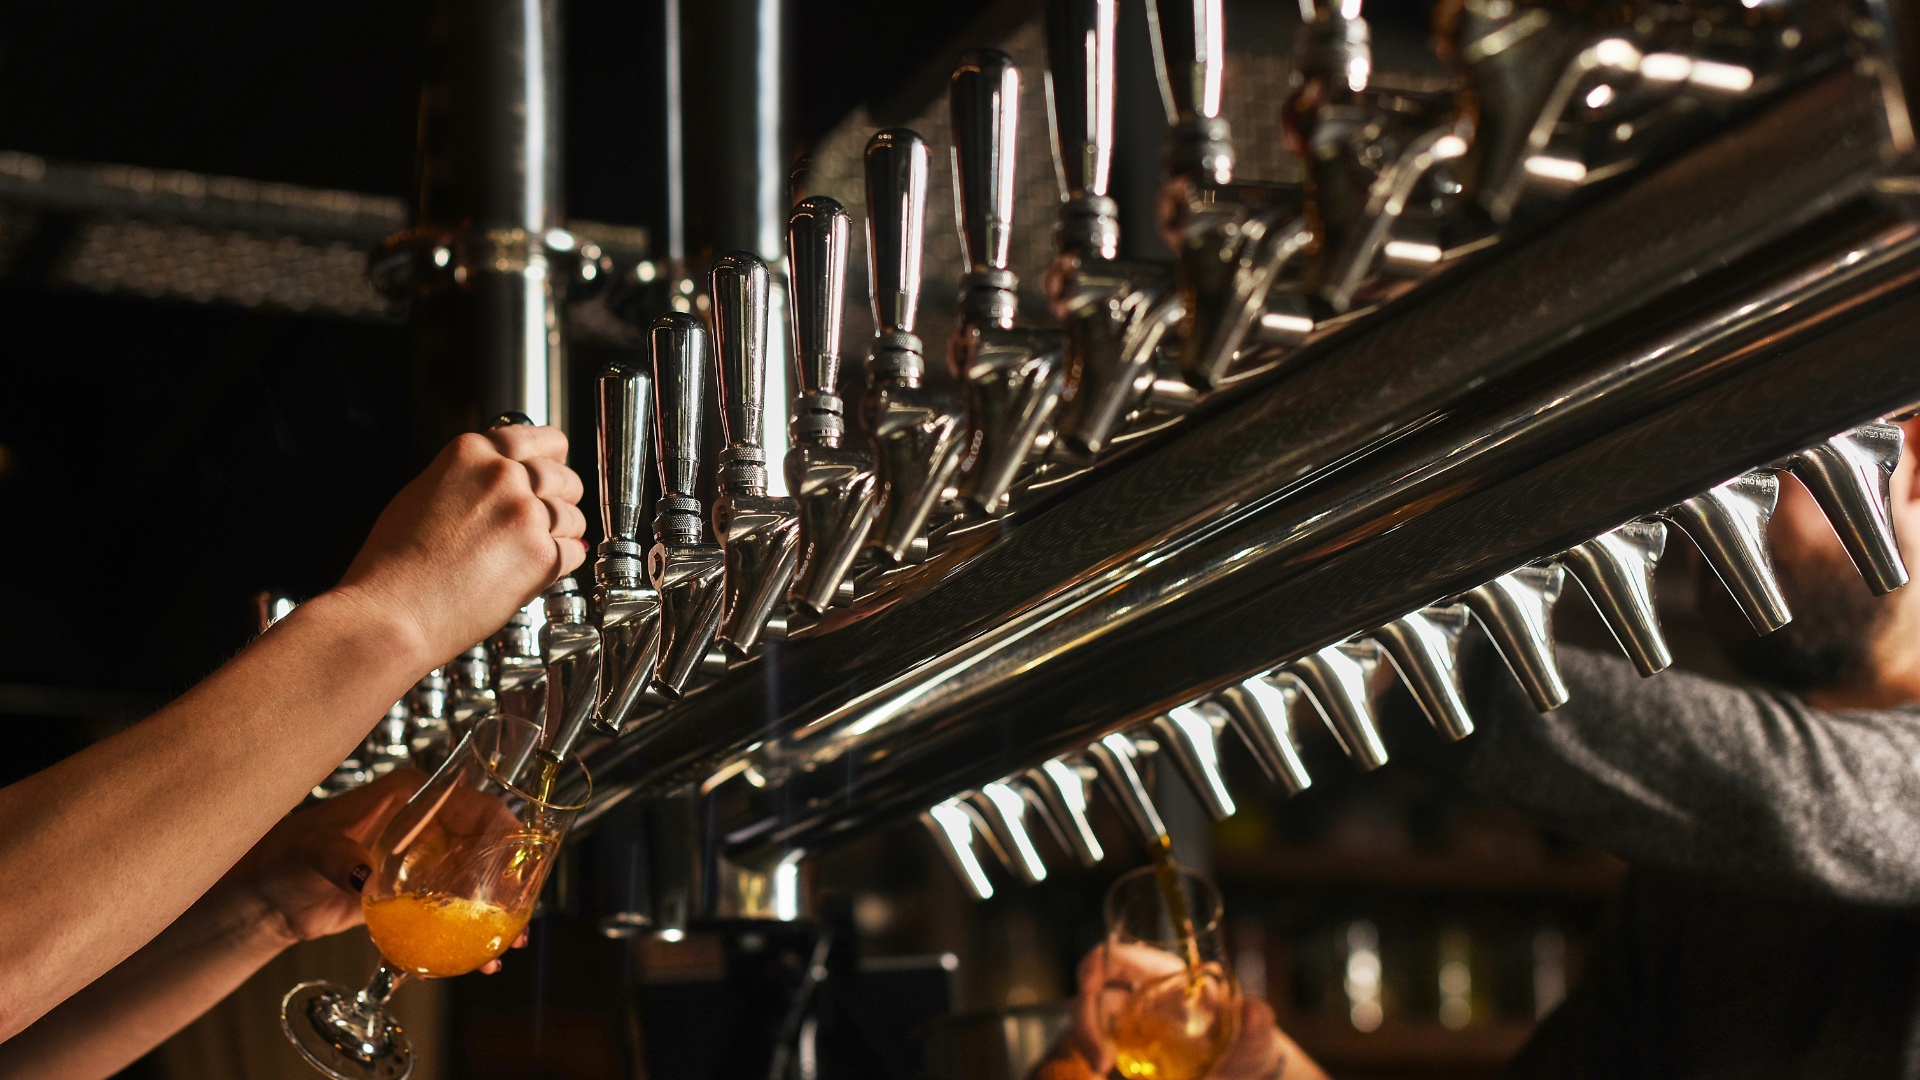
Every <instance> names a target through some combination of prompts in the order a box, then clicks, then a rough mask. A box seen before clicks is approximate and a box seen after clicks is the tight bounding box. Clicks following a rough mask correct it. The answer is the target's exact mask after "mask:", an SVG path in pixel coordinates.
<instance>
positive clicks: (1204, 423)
mask: <svg viewBox="0 0 1920 1080" xmlns="http://www.w3.org/2000/svg"><path fill="white" fill-rule="evenodd" d="M1887 146H1888V142H1887V137H1886V119H1885V113H1884V112H1883V109H1882V102H1881V100H1880V99H1879V97H1878V95H1877V88H1876V86H1875V85H1874V84H1873V83H1872V82H1871V81H1870V80H1868V79H1866V78H1863V77H1860V76H1858V75H1856V74H1855V73H1852V72H1838V73H1835V74H1833V75H1830V76H1828V77H1826V78H1824V79H1822V80H1820V81H1818V82H1816V83H1813V84H1810V85H1808V86H1806V87H1803V88H1802V89H1800V90H1799V91H1798V92H1796V93H1794V94H1792V95H1790V96H1789V97H1788V98H1787V99H1786V100H1783V101H1781V102H1779V103H1778V104H1777V105H1776V106H1775V107H1774V108H1771V109H1769V110H1767V111H1766V112H1764V113H1763V114H1761V115H1759V116H1756V117H1754V118H1752V119H1751V120H1750V121H1749V122H1748V123H1746V124H1745V125H1744V126H1742V127H1740V128H1738V129H1736V130H1734V131H1731V132H1729V133H1728V134H1726V135H1725V136H1723V137H1721V138H1719V139H1716V140H1713V141H1711V142H1708V143H1706V144H1704V145H1702V146H1700V147H1699V148H1697V149H1695V150H1694V151H1693V152H1692V153H1690V154H1688V155H1687V156H1685V157H1682V158H1680V159H1678V160H1676V161H1675V162H1673V163H1671V164H1669V165H1668V166H1666V167H1665V168H1663V169H1662V170H1660V171H1658V172H1656V173H1654V174H1653V175H1651V176H1649V177H1647V178H1646V179H1645V180H1643V181H1642V182H1640V183H1638V184H1635V185H1634V186H1632V187H1631V188H1629V189H1628V190H1626V191H1623V192H1621V193H1620V194H1619V195H1618V196H1617V197H1615V198H1613V199H1611V200H1609V201H1607V202H1605V203H1602V204H1600V205H1596V206H1592V207H1589V208H1587V209H1586V210H1584V211H1581V212H1580V213H1578V214H1576V215H1574V216H1572V217H1570V218H1568V219H1567V220H1565V221H1563V222H1561V223H1560V224H1558V225H1557V226H1554V227H1552V228H1550V229H1548V230H1546V231H1545V232H1543V233H1541V234H1540V235H1538V236H1536V237H1534V238H1532V239H1531V240H1530V241H1527V242H1525V243H1521V244H1516V245H1511V246H1502V247H1501V248H1498V249H1495V250H1494V251H1492V252H1489V253H1488V254H1487V255H1486V256H1484V257H1483V259H1482V260H1481V261H1480V262H1479V264H1478V265H1474V266H1470V267H1463V268H1461V271H1460V272H1458V273H1454V274H1450V275H1448V276H1447V277H1446V278H1445V279H1443V280H1441V281H1437V282H1435V283H1433V285H1432V286H1431V287H1430V288H1428V289H1425V290H1422V291H1420V292H1419V293H1417V294H1415V295H1414V296H1413V297H1411V298H1409V299H1408V300H1405V301H1403V302H1401V303H1400V304H1398V305H1396V306H1394V307H1391V308H1389V309H1388V310H1386V311H1384V312H1381V313H1380V314H1378V315H1376V316H1375V317H1374V319H1373V320H1370V321H1369V322H1368V323H1366V324H1364V325H1363V326H1360V327H1357V328H1355V331H1354V332H1350V333H1347V334H1343V335H1341V336H1340V337H1339V338H1338V339H1336V340H1333V341H1330V342H1328V343H1326V344H1325V345H1324V346H1323V347H1319V348H1315V349H1312V350H1309V352H1308V353H1307V354H1306V355H1303V356H1302V357H1300V358H1299V359H1297V360H1296V361H1295V362H1294V363H1293V364H1292V365H1291V366H1290V368H1289V370H1288V371H1287V372H1286V373H1285V374H1284V375H1283V376H1280V377H1276V378H1274V379H1270V380H1268V381H1267V382H1265V383H1264V384H1263V385H1261V386H1260V387H1257V388H1254V389H1252V390H1250V391H1249V392H1247V393H1245V394H1244V395H1235V396H1234V398H1235V400H1232V401H1228V402H1226V403H1224V404H1223V405H1221V406H1219V407H1217V408H1216V409H1214V410H1213V411H1212V412H1211V414H1210V415H1203V416H1201V417H1197V418H1195V420H1194V422H1192V423H1190V424H1189V425H1187V426H1186V427H1185V428H1184V429H1182V430H1181V431H1180V432H1179V433H1178V434H1176V435H1173V436H1171V437H1169V438H1168V439H1167V440H1166V441H1165V442H1164V443H1163V444H1162V445H1159V446H1157V447H1154V448H1152V449H1151V450H1149V451H1147V452H1145V453H1142V454H1140V455H1139V456H1138V457H1137V458H1136V459H1135V460H1133V461H1130V462H1128V463H1126V464H1124V465H1122V466H1120V467H1117V468H1115V469H1113V470H1112V471H1111V472H1110V473H1108V474H1106V475H1103V476H1100V477H1098V478H1096V479H1095V480H1093V482H1091V483H1089V484H1088V485H1087V486H1086V487H1084V488H1083V489H1081V490H1078V491H1075V492H1072V493H1069V494H1066V495H1064V496H1062V497H1061V498H1060V499H1059V501H1058V502H1057V503H1056V504H1055V505H1053V506H1051V507H1049V508H1047V509H1046V510H1045V511H1044V512H1041V513H1037V514H1034V515H1032V516H1031V517H1030V518H1028V519H1025V520H1021V521H1019V522H1018V523H1017V524H1015V525H1011V526H1008V527H1006V528H1004V529H1003V530H1002V531H1001V533H1000V534H999V535H998V536H997V537H996V538H995V539H994V540H993V541H991V542H990V543H988V544H987V545H986V546H985V547H984V548H983V549H982V550H980V551H979V552H978V553H977V554H975V555H973V556H972V557H971V558H969V559H968V560H967V561H965V562H964V563H962V564H961V565H960V566H958V567H957V568H955V569H953V570H951V571H950V572H949V573H947V574H946V576H945V577H943V578H942V579H940V580H939V581H936V582H933V583H930V584H929V585H927V586H926V587H925V588H924V589H922V590H921V591H919V592H917V593H915V594H912V595H910V596H907V597H906V598H904V599H902V600H900V601H899V602H897V603H895V604H894V605H892V606H891V607H889V608H888V609H886V610H884V611H881V612H878V613H876V614H874V615H873V616H872V617H870V618H868V619H865V620H863V621H861V622H859V623H857V624H854V625H851V626H848V627H845V628H843V629H841V630H839V631H837V632H836V633H834V634H832V635H826V636H823V637H819V638H813V639H808V640H801V641H792V642H788V643H786V644H784V645H782V646H779V647H775V648H769V649H768V650H767V652H766V653H764V654H763V655H761V656H759V657H758V658H756V659H754V660H752V661H749V662H748V663H747V664H746V665H742V666H740V667H736V668H735V669H734V670H733V672H732V673H731V674H730V676H729V678H728V679H726V680H724V681H723V682H721V683H720V684H718V685H716V686H714V687H712V688H710V689H709V690H708V691H706V692H704V693H702V694H700V695H698V696H695V697H692V698H690V699H688V700H686V701H684V702H681V703H678V704H677V705H676V706H674V707H673V708H672V709H671V710H669V711H668V712H667V713H666V714H665V715H664V716H661V717H659V718H657V719H656V720H654V721H653V722H651V723H649V724H648V725H646V726H645V727H643V728H641V729H639V730H636V731H634V732H632V733H631V734H629V735H628V736H625V737H623V738H621V739H620V740H618V741H610V742H603V743H600V744H598V745H596V746H593V747H590V748H588V751H587V752H588V755H589V758H590V761H591V762H592V765H593V767H594V769H595V773H596V776H597V778H598V784H597V786H598V787H599V789H600V791H601V792H602V793H607V792H612V793H613V797H610V798H609V797H607V796H605V795H604V794H603V797H602V802H601V803H600V808H601V809H604V808H605V807H607V806H610V805H612V804H613V803H614V802H615V801H617V799H618V797H619V796H620V795H621V794H623V793H626V792H631V791H634V790H640V789H644V788H648V787H657V786H663V785H666V784H669V783H675V782H681V783H684V782H686V781H689V780H692V781H695V782H701V781H706V782H707V783H708V786H709V787H711V788H713V789H714V790H715V791H720V792H722V793H723V794H724V795H725V798H724V799H723V800H722V801H721V803H720V804H719V805H718V807H717V812H718V813H720V814H721V815H722V816H723V821H722V825H723V828H722V829H721V830H720V832H721V834H722V835H724V836H726V837H727V838H728V839H729V841H730V843H731V844H732V846H733V847H734V848H735V849H736V850H739V851H741V852H742V853H743V854H750V853H751V852H752V851H754V850H756V849H759V848H792V847H809V848H810V847H814V846H816V845H818V844H819V843H821V842H822V841H824V840H826V839H828V838H830V837H831V836H833V835H836V834H839V833H843V832H845V831H847V830H849V829H853V828H857V827H860V826H862V825H865V824H869V823H872V822H876V821H879V820H885V819H888V818H893V817H897V816H899V815H901V814H911V813H913V812H917V811H918V810H920V809H923V808H924V807H926V806H927V805H929V804H931V803H934V802H937V801H939V800H941V799H945V798H947V797H949V796H951V795H953V794H955V793H956V792H960V791H963V790H966V789H968V788H971V787H977V786H979V785H980V784H983V783H986V782H988V781H992V780H993V779H994V778H996V777H998V776H1002V775H1005V774H1007V773H1008V772H1009V771H1011V770H1013V769H1019V768H1024V767H1028V766H1033V765H1037V764H1038V763H1039V762H1040V761H1042V760H1044V759H1047V758H1049V757H1050V756H1052V755H1054V754H1058V753H1060V752H1062V751H1065V750H1068V749H1071V748H1073V747H1076V746H1081V745H1085V744H1086V743H1087V742H1089V741H1090V740H1092V739H1096V738H1098V737H1100V736H1101V735H1103V734H1105V733H1108V732H1112V731H1117V730H1120V729H1121V728H1123V727H1126V726H1129V725H1132V724H1136V723H1138V722H1140V721H1142V720H1144V719H1147V718H1149V717H1151V716H1153V715H1156V714H1157V713H1160V712H1164V711H1166V710H1167V709H1170V708H1173V707H1177V706H1179V705H1181V704H1182V703H1185V702H1188V701H1192V700H1194V699H1195V698H1196V697H1198V696H1200V695H1202V694H1205V693H1207V692H1209V691H1211V690H1214V689H1217V688H1219V687H1221V686H1223V685H1226V684H1227V683H1229V682H1232V681H1235V680H1239V679H1243V678H1246V677H1248V676H1250V675H1253V674H1255V673H1257V672H1260V671H1264V670H1268V669H1270V668H1272V667H1273V666H1274V665H1275V664H1276V663H1278V662H1281V661H1284V660H1286V659H1288V658H1290V657H1293V656H1298V655H1301V654H1303V653H1305V652H1307V651H1309V650H1312V649H1316V648H1319V647H1320V646H1323V645H1327V644H1329V643H1332V642H1335V641H1339V640H1342V639H1343V638H1345V637H1347V636H1349V635H1351V634H1353V633H1356V632H1361V631H1364V630H1366V629H1367V628H1369V627H1372V626H1377V625H1379V624H1381V623H1383V622H1387V621H1390V620H1392V619H1394V618H1396V617H1398V616H1400V615H1401V614H1403V613H1405V612H1407V611H1410V610H1413V609H1416V608H1418V607H1420V606H1421V605H1424V604H1427V603H1430V602H1432V601H1434V600H1436V599H1439V598H1441V597H1445V596H1448V595H1452V594H1454V593H1458V592H1460V591H1462V590H1465V589H1470V588H1472V587H1474V586H1476V585H1479V584H1480V583H1482V582H1484V581H1486V580H1487V579H1488V578H1489V577H1492V576H1494V575H1497V574H1500V573H1503V572H1505V571H1507V570H1511V569H1513V568H1514V567H1515V566H1518V565H1521V564H1523V563H1526V562H1528V561H1530V560H1533V559H1538V558H1542V557H1544V556H1548V555H1551V554H1553V553H1554V552H1557V551H1559V550H1562V549H1564V548H1566V547H1568V546H1570V545H1572V544H1575V543H1579V542H1581V541H1583V540H1586V539H1587V538H1589V537H1591V536H1593V535H1595V534H1596V533H1599V532H1603V531H1605V530H1607V529H1610V528H1613V527H1614V526H1617V525H1620V524H1622V523H1623V522H1626V521H1629V520H1632V519H1634V518H1635V517H1637V516H1640V515H1643V514H1646V513H1649V512H1651V511H1653V510H1657V509H1659V508H1660V507H1662V506H1664V505H1668V504H1671V503H1673V502H1674V501H1676V499H1679V498H1685V497H1687V496H1688V495H1691V494H1692V493H1694V492H1697V491H1699V490H1701V489H1702V488H1703V487H1706V486H1710V485H1712V484H1716V483H1718V482H1720V481H1723V480H1726V479H1727V478H1729V477H1731V476H1733V475H1735V474H1737V473H1739V472H1741V471H1742V470H1744V469H1746V468H1750V467H1753V466H1755V465H1759V464H1764V463H1766V462H1768V461H1771V460H1774V459H1776V458H1778V457H1780V456H1781V455H1784V454H1787V453H1791V452H1793V451H1794V450H1796V449H1798V448H1800V447H1802V446H1805V445H1807V444H1808V443H1809V442H1810V441H1814V440H1818V439H1820V438H1825V437H1827V436H1830V435H1832V434H1834V433H1835V432H1838V431H1841V430H1843V429H1846V428H1848V427H1850V426H1852V425H1854V424H1857V423H1859V422H1861V421H1862V420H1866V419H1870V418H1872V417H1874V416H1878V415H1881V414H1883V413H1885V412H1887V411H1889V410H1890V409H1892V408H1894V407H1897V406H1900V405H1904V404H1907V403H1910V402H1912V401H1915V400H1920V365H1913V364H1911V363H1908V362H1905V360H1904V351H1905V350H1904V347H1905V343H1906V342H1907V341H1908V340H1909V339H1910V337H1911V334H1910V333H1908V332H1906V330H1905V329H1904V328H1905V327H1911V326H1913V325H1916V323H1915V322H1914V319H1915V317H1916V316H1920V234H1917V233H1916V232H1915V229H1914V226H1913V225H1911V224H1909V223H1908V221H1907V220H1906V218H1905V217H1903V216H1902V214H1901V212H1900V208H1899V206H1898V196H1895V195H1884V194H1881V191H1882V189H1883V188H1885V189H1886V190H1892V188H1887V186H1886V185H1883V184H1882V183H1881V182H1882V180H1883V178H1884V177H1885V176H1886V175H1887V172H1888V163H1887V161H1886V153H1887ZM1877 185H1878V186H1877ZM1897 186H1898V185H1894V187H1897ZM756 676H757V677H756ZM733 777H744V778H745V779H746V780H747V781H750V782H747V783H738V784H732V783H728V782H727V780H728V779H730V778H733Z"/></svg>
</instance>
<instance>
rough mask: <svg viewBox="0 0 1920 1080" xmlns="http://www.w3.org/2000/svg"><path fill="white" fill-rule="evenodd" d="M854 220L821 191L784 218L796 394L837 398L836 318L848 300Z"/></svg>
mask: <svg viewBox="0 0 1920 1080" xmlns="http://www.w3.org/2000/svg"><path fill="white" fill-rule="evenodd" d="M852 235H853V219H852V217H851V216H849V215H848V213H847V208H846V207H844V206H841V205H840V204H839V203H838V202H837V201H835V200H833V199H829V198H827V197H826V196H825V195H814V196H811V197H809V198H805V199H802V200H800V204H799V205H798V206H795V207H794V208H793V214H792V216H790V217H788V218H787V263H788V273H789V275H790V278H791V280H790V282H789V284H788V289H789V290H790V292H791V293H792V295H791V297H790V303H789V307H788V312H789V313H790V317H791V318H792V320H793V363H794V371H795V374H796V375H797V376H798V377H799V378H798V385H799V387H800V392H801V393H802V394H805V395H807V396H808V397H815V396H817V395H820V394H827V395H833V396H836V397H837V396H838V393H839V391H838V389H837V388H838V387H839V385H840V320H841V316H842V313H843V312H844V310H845V308H846V299H847V245H848V244H849V243H850V242H851V240H852Z"/></svg>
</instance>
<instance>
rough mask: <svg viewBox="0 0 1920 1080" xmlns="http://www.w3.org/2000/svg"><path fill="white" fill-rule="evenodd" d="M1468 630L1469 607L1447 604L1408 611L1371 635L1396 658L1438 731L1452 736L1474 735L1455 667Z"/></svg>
mask: <svg viewBox="0 0 1920 1080" xmlns="http://www.w3.org/2000/svg"><path fill="white" fill-rule="evenodd" d="M1466 628H1467V610H1466V608H1464V607H1462V606H1460V605H1458V604H1448V605H1444V606H1440V607H1430V608H1422V609H1420V610H1419V611H1413V612H1409V613H1407V614H1405V615H1402V616H1401V617H1400V618H1398V619H1395V620H1394V621H1392V622H1390V623H1388V624H1386V625H1385V626H1382V627H1381V628H1379V629H1378V630H1375V631H1374V632H1373V633H1372V634H1371V635H1370V636H1371V637H1372V638H1373V639H1374V640H1375V641H1377V642H1379V643H1380V647H1381V648H1382V649H1384V650H1385V651H1386V654H1387V658H1388V659H1389V660H1391V661H1393V666H1394V669H1395V670H1396V671H1398V672H1399V673H1400V681H1402V682H1404V683H1406V684H1407V689H1408V691H1410V692H1411V693H1412V694H1413V699H1414V700H1415V701H1418V702H1419V703H1420V709H1421V711H1422V712H1424V713H1426V714H1427V719H1428V721H1430V722H1431V723H1432V724H1433V729H1434V730H1435V731H1438V732H1439V733H1440V734H1441V735H1443V736H1445V737H1446V738H1448V739H1464V738H1466V737H1467V736H1468V735H1471V734H1473V717H1472V716H1470V715H1468V713H1467V703H1466V702H1465V701H1463V700H1461V698H1460V678H1459V674H1458V672H1457V671H1456V667H1457V665H1458V661H1459V658H1460V634H1461V632H1462V631H1464V630H1465V629H1466Z"/></svg>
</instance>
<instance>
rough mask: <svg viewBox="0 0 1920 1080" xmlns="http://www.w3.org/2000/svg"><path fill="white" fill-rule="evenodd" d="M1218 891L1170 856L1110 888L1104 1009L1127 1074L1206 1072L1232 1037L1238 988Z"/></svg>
mask: <svg viewBox="0 0 1920 1080" xmlns="http://www.w3.org/2000/svg"><path fill="white" fill-rule="evenodd" d="M1220 912H1221V905H1220V893H1219V891H1218V890H1216V889H1215V888H1214V887H1213V883H1212V882H1210V881H1208V880H1207V879H1206V878H1204V877H1202V876H1200V875H1199V874H1196V873H1194V872H1193V871H1191V870H1187V869H1185V868H1183V867H1179V866H1176V865H1174V864H1172V863H1171V862H1168V863H1167V864H1166V865H1165V866H1164V867H1159V868H1156V867H1154V866H1145V867H1141V868H1140V869H1138V870H1134V871H1131V872H1129V873H1128V874H1126V875H1124V876H1122V877H1121V878H1120V880H1118V881H1116V882H1114V884H1113V887H1112V888H1111V889H1109V890H1108V891H1107V901H1106V919H1107V940H1106V942H1105V944H1104V945H1102V946H1101V947H1102V948H1103V949H1104V950H1105V953H1106V955H1105V956H1104V958H1103V960H1104V967H1105V971H1106V980H1105V984H1104V987H1103V989H1102V992H1101V996H1100V1002H1099V1006H1100V1017H1101V1021H1102V1024H1103V1026H1104V1028H1105V1033H1106V1036H1107V1040H1108V1045H1109V1047H1110V1048H1111V1050H1112V1052H1113V1057H1114V1068H1115V1070H1116V1071H1117V1072H1118V1073H1119V1074H1120V1075H1121V1076H1124V1077H1127V1078H1129V1080H1200V1078H1201V1077H1204V1076H1206V1075H1207V1073H1208V1072H1210V1071H1211V1070H1212V1069H1213V1067H1214V1065H1215V1064H1216V1063H1218V1062H1219V1060H1220V1058H1221V1056H1222V1055H1224V1054H1225V1053H1226V1052H1227V1048H1228V1047H1229V1046H1232V1045H1233V1040H1234V1036H1235V1035H1237V1034H1238V1033H1239V1027H1240V1009H1241V1002H1240V987H1239V984H1238V983H1236V982H1235V981H1234V978H1233V971H1232V969H1231V968H1230V967H1229V966H1228V963H1227V956H1226V949H1225V944H1224V941H1223V939H1222V937H1221V933H1220Z"/></svg>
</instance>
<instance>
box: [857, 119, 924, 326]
mask: <svg viewBox="0 0 1920 1080" xmlns="http://www.w3.org/2000/svg"><path fill="white" fill-rule="evenodd" d="M929 160H930V152H929V151H928V150H927V140H925V139H923V138H921V137H920V135H919V133H917V132H913V131H908V130H907V129H905V128H888V129H887V130H885V131H882V132H879V133H877V134H875V135H874V137H873V138H872V139H870V140H868V142H867V153H866V174H867V271H868V273H867V281H868V283H869V287H870V288H871V289H872V293H873V326H874V332H875V334H876V336H884V335H889V334H912V333H913V328H914V324H915V322H916V321H917V317H918V315H919V306H920V255H921V243H922V239H923V236H924V233H925V231H926V223H927V169H928V162H929ZM916 351H917V349H916Z"/></svg>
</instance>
